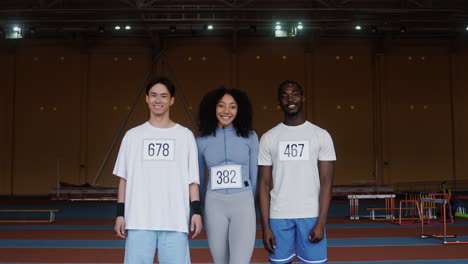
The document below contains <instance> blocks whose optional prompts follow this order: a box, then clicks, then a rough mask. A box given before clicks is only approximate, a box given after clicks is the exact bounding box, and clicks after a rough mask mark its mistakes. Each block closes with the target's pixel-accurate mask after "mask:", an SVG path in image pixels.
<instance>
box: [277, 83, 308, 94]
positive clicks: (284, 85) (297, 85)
mask: <svg viewBox="0 0 468 264" xmlns="http://www.w3.org/2000/svg"><path fill="white" fill-rule="evenodd" d="M288 86H295V87H296V88H297V89H299V91H300V92H301V95H304V90H303V89H302V86H301V85H300V84H299V83H298V82H296V81H293V80H286V81H284V82H282V83H281V84H280V85H279V87H278V99H279V98H280V95H281V91H282V90H283V88H286V87H288Z"/></svg>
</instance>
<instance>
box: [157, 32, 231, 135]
mask: <svg viewBox="0 0 468 264" xmlns="http://www.w3.org/2000/svg"><path fill="white" fill-rule="evenodd" d="M166 54H167V60H166V61H165V62H163V67H164V69H163V70H164V72H165V74H166V75H167V76H168V77H170V78H171V79H173V80H174V81H175V82H176V83H177V85H178V86H177V87H176V89H177V90H176V97H175V104H174V106H173V108H172V109H171V116H172V118H173V120H174V121H176V122H178V123H180V124H182V125H183V126H186V127H188V128H189V129H191V130H192V131H193V133H194V134H195V136H197V134H198V131H197V128H196V125H195V124H194V122H193V121H192V118H191V116H192V117H193V118H194V120H198V106H199V104H200V101H201V99H202V98H203V96H204V95H205V94H206V93H207V92H208V91H211V90H213V89H216V88H219V87H221V86H224V87H226V88H231V62H232V55H231V46H230V44H229V42H227V41H225V40H196V41H195V40H178V41H171V42H169V45H168V50H167V52H166ZM182 96H185V99H186V102H187V107H188V110H189V112H188V111H187V107H185V106H184V104H183V100H182V99H183V98H182Z"/></svg>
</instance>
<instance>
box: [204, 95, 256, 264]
mask: <svg viewBox="0 0 468 264" xmlns="http://www.w3.org/2000/svg"><path fill="white" fill-rule="evenodd" d="M199 116H200V120H199V128H200V137H199V138H197V145H198V162H199V168H200V189H201V190H200V193H201V195H202V199H203V200H204V201H205V203H204V204H205V217H204V219H205V225H206V231H207V235H208V244H209V247H210V251H211V255H212V256H213V260H214V263H216V264H247V263H250V258H251V256H252V252H253V248H254V243H255V230H256V221H255V219H256V216H255V199H254V197H255V193H256V189H257V170H258V169H257V159H258V157H257V156H258V136H257V134H256V133H255V132H254V131H253V130H252V105H251V104H250V100H249V98H248V97H247V95H246V94H245V93H244V92H242V91H240V90H237V89H226V88H219V89H216V90H213V91H211V92H209V93H208V94H206V95H205V97H204V98H203V99H202V101H201V103H200V111H199ZM206 169H207V170H206ZM207 178H208V179H207Z"/></svg>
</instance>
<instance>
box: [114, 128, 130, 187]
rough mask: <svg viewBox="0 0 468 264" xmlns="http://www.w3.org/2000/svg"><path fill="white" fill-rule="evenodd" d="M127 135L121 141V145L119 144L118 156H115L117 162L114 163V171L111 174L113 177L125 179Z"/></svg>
mask: <svg viewBox="0 0 468 264" xmlns="http://www.w3.org/2000/svg"><path fill="white" fill-rule="evenodd" d="M128 140H129V139H128V135H127V134H125V136H124V137H123V139H122V143H120V149H119V154H118V156H117V160H116V161H115V166H114V171H113V172H112V174H114V175H115V176H118V177H121V178H124V179H127V176H128V175H127V169H128V168H127V162H128V159H127V157H128Z"/></svg>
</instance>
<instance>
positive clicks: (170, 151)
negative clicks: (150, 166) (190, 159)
mask: <svg viewBox="0 0 468 264" xmlns="http://www.w3.org/2000/svg"><path fill="white" fill-rule="evenodd" d="M174 149H175V143H174V140H173V139H145V140H143V159H144V160H174Z"/></svg>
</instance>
